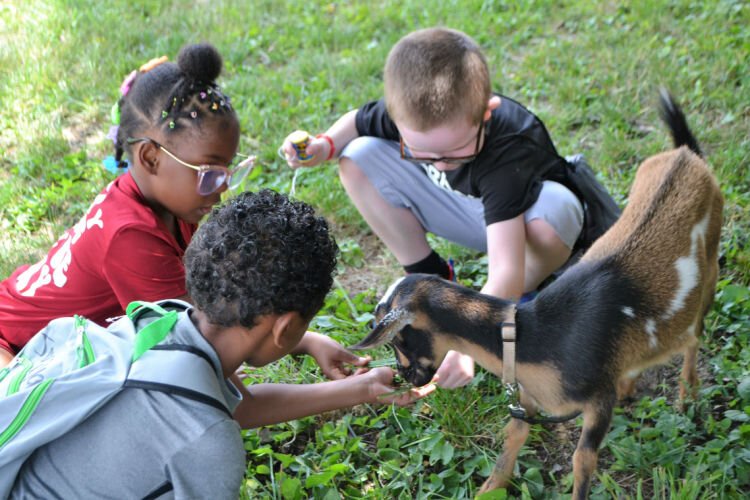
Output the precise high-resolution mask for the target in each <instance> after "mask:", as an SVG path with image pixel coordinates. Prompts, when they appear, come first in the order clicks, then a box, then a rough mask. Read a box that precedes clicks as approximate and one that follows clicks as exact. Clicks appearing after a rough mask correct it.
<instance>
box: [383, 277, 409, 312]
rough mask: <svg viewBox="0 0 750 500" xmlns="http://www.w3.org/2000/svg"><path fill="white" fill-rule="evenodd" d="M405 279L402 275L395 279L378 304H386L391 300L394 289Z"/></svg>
mask: <svg viewBox="0 0 750 500" xmlns="http://www.w3.org/2000/svg"><path fill="white" fill-rule="evenodd" d="M403 280H404V276H402V277H400V278H399V279H397V280H396V281H394V282H393V283H392V284H391V286H389V287H388V290H386V291H385V294H384V295H383V297H382V298H381V299H380V302H378V305H379V306H380V305H385V304H387V303H388V302H389V301H390V300H391V295H393V291H394V290H395V289H396V287H397V286H398V285H399V283H401V282H402V281H403Z"/></svg>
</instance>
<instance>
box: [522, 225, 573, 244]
mask: <svg viewBox="0 0 750 500" xmlns="http://www.w3.org/2000/svg"><path fill="white" fill-rule="evenodd" d="M526 240H527V241H528V243H529V245H531V246H532V247H534V248H536V249H549V250H561V249H563V248H565V249H568V250H570V248H569V247H568V245H567V244H566V243H565V242H564V241H563V240H562V238H560V235H559V234H557V230H556V229H555V228H554V227H552V224H550V223H549V222H547V221H546V220H544V219H533V220H530V221H528V222H527V223H526Z"/></svg>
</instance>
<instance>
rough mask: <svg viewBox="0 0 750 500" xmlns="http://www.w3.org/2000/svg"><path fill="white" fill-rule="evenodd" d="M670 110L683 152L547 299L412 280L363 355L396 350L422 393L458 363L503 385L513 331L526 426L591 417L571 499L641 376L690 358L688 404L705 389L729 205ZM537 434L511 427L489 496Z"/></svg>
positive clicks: (653, 166)
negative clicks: (459, 359)
mask: <svg viewBox="0 0 750 500" xmlns="http://www.w3.org/2000/svg"><path fill="white" fill-rule="evenodd" d="M661 105H662V110H661V111H662V117H663V119H664V121H665V122H666V124H667V126H668V127H669V129H670V131H671V134H672V138H673V140H674V143H675V147H676V148H677V149H674V150H671V151H668V152H664V153H661V154H658V155H656V156H653V157H651V158H649V159H647V160H646V161H645V162H643V164H641V166H640V167H639V169H638V171H637V174H636V177H635V181H634V183H633V186H632V189H631V191H630V197H629V202H628V205H627V208H626V209H625V210H624V211H623V213H622V216H621V217H620V219H619V220H618V221H617V222H616V223H615V224H614V225H613V226H612V227H611V228H610V229H609V231H607V232H606V233H605V234H604V235H603V236H602V237H601V238H600V239H599V240H597V241H596V242H595V243H594V245H593V246H592V247H591V248H590V249H589V250H588V252H587V253H586V254H585V255H584V256H583V258H582V259H581V261H580V262H579V263H577V264H576V265H574V266H572V267H571V268H569V269H568V270H567V271H566V272H565V273H563V274H562V276H560V277H559V278H558V279H557V280H555V281H554V282H553V283H552V284H551V285H549V286H548V287H547V288H545V289H544V290H543V291H542V292H540V293H539V295H538V296H537V297H536V299H534V300H533V301H531V302H527V303H525V304H521V305H518V306H516V305H515V304H514V303H512V302H509V301H505V300H501V299H497V298H494V297H491V296H488V295H483V294H481V293H479V292H476V291H473V290H470V289H468V288H465V287H462V286H460V285H458V284H455V283H451V282H448V281H445V280H442V279H440V278H437V277H434V276H428V275H409V276H407V277H406V278H402V279H401V280H400V281H399V282H397V283H395V284H394V285H393V286H392V287H391V288H390V289H389V290H388V291H387V292H386V295H385V297H384V298H383V300H382V301H381V303H380V304H379V305H378V307H377V309H376V313H375V314H376V319H377V320H378V321H379V323H378V324H377V326H376V327H375V328H374V330H373V331H372V332H371V333H370V334H369V335H368V336H367V338H365V339H364V340H362V341H361V342H360V343H359V344H357V345H356V346H354V347H352V348H353V349H369V348H373V347H376V346H378V345H382V344H384V343H386V342H388V343H390V344H391V345H392V346H393V348H394V350H395V352H396V356H397V359H398V364H399V370H400V372H401V374H402V375H403V376H404V378H406V379H407V380H408V381H409V382H411V383H413V384H415V385H422V384H425V383H427V382H429V381H430V380H431V379H432V377H433V375H434V374H435V371H436V370H437V368H438V366H440V363H441V362H442V361H443V358H444V357H445V354H446V353H447V352H448V351H449V350H456V351H460V352H463V353H466V354H469V355H471V356H472V357H473V358H474V359H475V360H476V362H477V363H478V364H479V365H481V366H483V367H484V368H486V369H487V370H489V371H491V372H492V373H494V374H495V375H497V376H502V373H503V340H502V337H501V332H500V330H501V327H500V325H501V324H503V323H505V324H506V325H508V324H510V325H513V324H514V325H515V350H516V354H515V376H516V378H517V381H518V383H519V385H520V387H521V392H520V402H521V405H522V407H524V408H525V410H526V411H527V412H528V414H529V415H533V414H534V413H535V412H536V411H538V410H544V411H545V412H546V413H548V414H550V415H552V416H562V415H569V414H576V413H579V412H580V413H581V414H582V416H583V429H582V431H581V437H580V440H579V441H578V446H577V448H576V451H575V453H574V455H573V474H574V487H573V498H585V497H586V495H587V493H588V490H589V486H590V481H591V476H592V474H593V472H594V470H595V468H596V461H597V456H598V448H599V445H600V444H601V442H602V439H603V438H604V436H605V434H606V433H607V431H608V429H609V426H610V421H611V418H612V411H613V408H614V406H615V404H616V402H617V400H618V396H622V395H624V394H626V393H628V392H629V391H630V390H632V386H633V380H634V379H635V377H636V376H637V375H638V373H640V372H641V371H642V370H644V369H646V368H647V367H649V366H652V365H655V364H659V363H663V362H665V361H666V360H668V359H669V358H670V357H672V356H673V355H674V354H677V353H680V352H682V353H683V354H684V364H683V368H682V375H681V378H682V380H681V386H680V398H681V400H682V399H683V398H684V397H685V394H686V389H687V387H694V386H695V384H696V382H697V375H696V354H697V348H698V339H699V338H700V336H701V334H702V332H703V318H704V316H705V314H706V312H707V311H708V308H709V306H710V304H711V302H712V300H713V296H714V289H715V286H716V279H717V273H718V259H717V252H718V245H719V235H720V231H721V223H722V206H723V199H722V195H721V192H720V190H719V187H718V185H717V183H716V181H715V179H714V177H713V175H712V174H711V172H710V170H709V168H708V166H707V165H706V163H705V162H704V161H703V159H702V158H701V156H700V154H701V153H700V150H699V148H698V144H697V142H696V140H695V138H694V137H693V135H692V134H691V132H690V130H689V129H688V127H687V123H686V121H685V117H684V115H683V114H682V112H681V111H680V109H679V108H678V107H677V105H676V104H675V103H674V101H673V100H672V99H671V97H670V96H669V95H668V94H666V93H663V94H662V101H661ZM506 328H507V326H506ZM508 357H509V356H508ZM509 365H510V363H506V367H508V366H509ZM528 433H529V423H527V422H526V421H524V420H521V419H519V418H511V420H510V422H509V423H508V424H507V426H506V428H505V442H504V450H503V453H502V454H501V456H500V457H499V458H498V460H497V464H496V465H495V468H494V470H493V472H492V474H491V476H490V477H489V478H488V479H487V481H486V482H485V483H484V485H483V486H482V489H481V491H482V492H484V491H488V490H492V489H495V488H499V487H503V486H505V485H507V483H508V481H509V479H510V478H511V476H512V473H513V467H514V464H515V461H516V457H517V455H518V452H519V450H520V448H521V446H522V445H523V443H524V442H525V441H526V438H527V436H528Z"/></svg>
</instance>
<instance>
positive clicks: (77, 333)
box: [0, 301, 230, 498]
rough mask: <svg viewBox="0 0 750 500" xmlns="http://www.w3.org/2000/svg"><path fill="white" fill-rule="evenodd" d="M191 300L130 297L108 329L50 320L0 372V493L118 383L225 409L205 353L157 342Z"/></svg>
mask: <svg viewBox="0 0 750 500" xmlns="http://www.w3.org/2000/svg"><path fill="white" fill-rule="evenodd" d="M188 307H189V304H187V303H185V302H181V301H164V302H159V303H157V304H152V303H147V302H133V303H132V304H130V305H129V306H128V308H127V311H126V315H125V316H123V317H122V318H120V319H118V320H117V321H115V322H114V323H112V324H111V325H110V326H109V327H108V328H104V327H102V326H99V325H97V324H96V323H93V322H91V321H89V320H86V319H84V318H81V317H80V316H76V317H73V318H60V319H56V320H54V321H52V322H50V324H49V325H47V327H46V328H45V329H44V330H42V331H40V332H39V333H38V334H36V335H35V336H34V337H33V338H32V339H31V341H30V342H29V343H28V344H27V345H26V346H25V347H24V348H23V349H22V350H21V351H20V352H19V353H18V355H17V356H16V357H15V358H14V359H13V361H12V362H11V364H10V365H9V366H8V367H6V368H4V369H3V370H0V498H6V497H7V496H8V495H9V494H10V490H11V488H12V487H13V483H14V482H15V479H16V476H17V475H18V472H19V470H20V469H21V467H22V466H23V464H24V462H25V461H26V460H27V459H28V458H29V456H30V455H31V454H32V453H33V452H34V450H36V449H37V448H38V447H40V446H42V445H44V444H46V443H49V442H51V441H53V440H54V439H57V438H58V437H60V436H62V435H63V434H65V433H67V432H69V431H70V430H71V429H73V428H74V427H76V426H77V425H78V424H80V423H81V422H83V421H84V420H85V419H86V418H88V417H89V416H90V415H92V414H93V413H94V412H96V411H97V410H98V409H99V408H101V407H102V406H103V405H104V404H105V403H107V401H109V400H110V399H111V398H112V397H113V396H115V395H116V394H117V393H118V392H119V391H120V390H122V389H124V388H140V389H146V390H157V391H162V392H168V393H171V394H176V395H179V396H183V397H188V398H191V399H194V400H198V401H201V402H203V403H206V404H209V405H212V406H215V407H217V408H220V409H222V410H224V411H226V412H227V413H230V411H229V409H228V407H229V405H228V404H227V401H226V399H225V397H224V396H223V393H222V390H221V386H220V383H221V382H220V380H219V379H218V377H217V376H216V374H215V371H214V367H213V365H212V364H211V362H210V358H209V357H208V356H207V355H206V354H205V353H203V352H202V351H200V350H198V349H197V348H195V347H194V346H190V345H184V344H175V343H163V341H164V339H165V338H166V337H167V336H168V334H169V333H170V332H171V331H172V329H173V328H174V325H175V324H176V323H177V320H178V317H179V312H178V311H184V310H185V309H187V308H188Z"/></svg>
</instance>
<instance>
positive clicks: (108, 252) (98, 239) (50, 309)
mask: <svg viewBox="0 0 750 500" xmlns="http://www.w3.org/2000/svg"><path fill="white" fill-rule="evenodd" d="M165 61H166V58H161V59H155V60H152V61H149V63H147V64H146V65H144V66H142V67H141V69H140V70H139V71H134V72H133V73H131V75H130V76H129V77H128V78H127V79H126V80H125V82H124V83H123V85H122V87H121V91H122V98H121V99H120V101H119V103H118V106H117V108H116V113H115V115H117V114H119V128H118V130H117V133H116V134H115V136H114V137H115V138H114V141H115V151H116V153H115V159H116V161H117V162H118V164H119V165H121V166H125V165H128V166H129V168H128V171H127V173H125V174H124V175H122V176H120V177H118V178H117V179H116V180H115V181H113V182H112V183H110V184H109V185H108V186H107V187H106V188H105V189H104V190H103V191H102V192H101V193H100V194H99V195H98V196H97V197H96V199H94V202H93V203H92V205H91V207H90V208H89V209H88V211H87V212H86V214H85V215H84V216H83V217H82V218H81V220H80V221H79V222H78V223H77V224H76V225H75V226H74V227H72V228H71V229H69V230H68V231H66V232H65V234H63V236H62V237H61V238H60V239H59V240H58V241H57V243H55V244H54V245H53V246H52V248H51V249H50V251H49V253H48V254H47V256H46V257H44V258H43V259H42V260H41V261H40V262H38V263H36V264H34V265H31V266H28V265H26V266H22V267H20V268H18V269H17V270H16V271H15V272H14V273H13V274H12V275H11V276H10V277H9V278H7V279H6V280H4V281H3V282H1V283H0V368H1V367H3V366H5V365H6V364H7V363H8V362H9V361H10V359H12V357H13V355H14V353H15V352H17V351H18V350H19V349H20V348H21V347H23V346H24V345H25V344H26V342H27V341H28V340H29V338H31V336H32V335H34V334H35V333H37V332H38V331H40V330H41V329H42V328H43V327H44V326H45V325H46V324H47V323H48V322H49V321H50V320H52V319H54V318H57V317H60V316H69V315H71V314H80V315H82V316H85V317H87V318H90V319H91V320H93V321H96V322H98V323H100V324H105V321H106V319H107V318H110V317H113V316H119V315H122V314H123V311H124V309H125V307H126V306H127V305H128V303H130V302H131V301H133V300H146V301H154V300H159V299H166V298H172V297H180V298H183V299H187V297H186V293H187V292H186V289H185V268H184V266H183V263H182V258H183V255H184V252H185V248H186V247H187V245H188V243H189V242H190V239H191V237H192V236H193V234H194V233H195V231H196V229H197V224H198V222H199V221H200V220H201V219H202V218H203V217H204V216H205V215H206V214H208V213H209V212H210V211H211V208H212V207H213V206H214V205H216V204H217V203H218V202H219V201H220V198H221V194H222V193H223V192H224V191H226V190H227V188H228V187H229V188H234V187H237V186H238V185H239V184H240V183H241V182H242V181H243V180H244V178H245V177H246V176H247V174H248V173H249V171H250V170H251V169H252V166H253V163H252V162H253V159H252V158H248V157H246V156H243V155H237V154H236V153H237V146H238V144H239V134H240V131H239V122H238V120H237V115H236V114H235V111H234V109H233V108H232V105H231V104H230V99H229V97H227V96H226V95H224V93H223V92H222V91H221V89H220V88H219V87H218V86H217V85H216V83H215V80H216V78H217V77H218V76H219V74H220V73H221V67H222V60H221V56H220V55H219V53H218V52H217V51H216V49H215V48H214V47H212V46H211V45H207V44H201V45H191V46H186V47H184V48H183V49H182V50H181V51H180V54H179V56H178V61H177V64H173V63H169V62H165ZM123 154H127V158H128V162H125V161H124V160H123ZM296 352H307V353H309V354H311V355H313V356H314V357H315V358H316V360H317V361H318V363H319V364H321V366H322V368H323V371H324V373H325V374H326V375H327V376H329V377H332V378H341V377H343V376H344V375H345V374H346V373H345V372H344V370H343V369H342V366H343V363H344V362H346V363H353V364H364V363H366V359H365V358H357V357H356V356H353V355H352V354H350V353H348V352H347V351H345V350H344V349H343V348H341V346H339V345H338V344H337V343H336V342H334V341H332V340H330V339H328V337H325V336H322V335H317V334H312V333H310V334H307V335H305V338H304V339H303V341H302V343H301V345H300V347H299V348H298V349H297V350H296Z"/></svg>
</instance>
